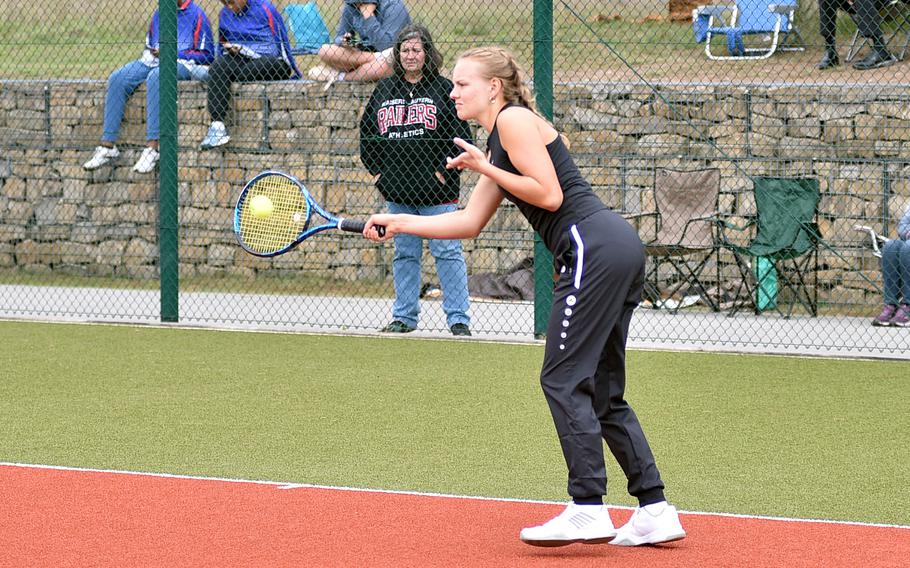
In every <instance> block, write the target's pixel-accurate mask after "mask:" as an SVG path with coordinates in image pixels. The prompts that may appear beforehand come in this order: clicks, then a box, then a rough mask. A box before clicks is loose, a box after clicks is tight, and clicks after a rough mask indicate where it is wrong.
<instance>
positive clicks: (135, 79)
mask: <svg viewBox="0 0 910 568" xmlns="http://www.w3.org/2000/svg"><path fill="white" fill-rule="evenodd" d="M158 41H159V36H158V10H155V13H154V14H152V23H151V24H150V25H149V30H148V34H147V35H146V36H145V50H144V51H143V52H142V57H141V58H139V59H136V60H134V61H130V62H129V63H127V64H126V65H124V66H123V67H121V68H119V69H117V70H116V71H114V72H113V73H111V75H110V77H108V80H107V96H106V98H105V101H104V131H103V133H102V135H101V143H100V144H99V145H98V147H97V148H95V153H94V154H93V155H92V157H91V159H90V160H89V161H87V162H85V164H83V165H82V167H83V168H85V169H86V170H96V169H98V168H100V167H101V166H103V165H104V164H106V163H108V162H110V161H111V160H113V159H114V158H117V157H119V156H120V150H118V149H117V139H118V138H119V136H120V123H121V122H123V111H124V109H125V107H126V101H127V100H128V99H129V98H130V96H131V95H132V94H133V92H135V91H136V89H137V88H139V85H141V84H142V83H143V82H144V83H145V85H146V91H145V99H146V101H145V114H146V126H145V129H146V141H147V145H146V148H145V149H144V150H143V151H142V154H141V155H140V156H139V160H138V161H137V162H136V164H135V165H134V166H133V171H134V172H138V173H141V174H147V173H149V172H151V171H152V170H154V169H155V165H156V164H158V159H159V154H158V138H159V131H160V128H159V112H158V111H159V107H158V89H159V79H158V54H159V51H158V49H159V48H158ZM214 58H215V51H214V43H213V41H212V25H211V24H210V23H209V19H208V16H206V15H205V12H204V11H203V10H202V8H200V7H199V6H198V5H196V4H195V3H193V0H177V80H179V81H188V80H191V79H195V80H199V81H204V80H205V79H206V78H207V77H208V69H209V63H211V62H212V60H213V59H214Z"/></svg>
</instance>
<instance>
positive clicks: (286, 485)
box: [0, 462, 910, 530]
mask: <svg viewBox="0 0 910 568" xmlns="http://www.w3.org/2000/svg"><path fill="white" fill-rule="evenodd" d="M0 467H17V468H22V469H50V470H57V471H70V472H77V473H107V474H116V475H136V476H143V477H159V478H163V479H190V480H195V481H217V482H222V483H248V484H255V485H272V486H274V487H275V488H276V489H326V490H333V491H357V492H361V493H381V494H391V495H413V496H416V497H442V498H446V499H467V500H472V501H496V502H502V503H533V504H542V505H565V502H564V501H562V502H560V501H540V500H535V499H510V498H507V497H482V496H476V495H450V494H447V493H430V492H424V491H403V490H397V489H368V488H362V487H344V486H333V485H313V484H310V483H292V482H287V481H265V480H258V479H232V478H229V477H204V476H199V475H181V474H177V473H154V472H146V471H126V470H120V469H93V468H88V467H69V466H64V465H45V464H31V463H15V462H0ZM607 506H608V507H609V508H611V509H626V510H632V509H633V508H634V507H626V506H622V505H611V504H609V503H608V504H607ZM679 512H680V513H682V514H684V515H701V516H710V517H728V518H734V519H756V520H761V521H780V522H786V523H822V524H830V525H851V526H860V527H877V528H887V529H906V530H910V525H889V524H883V523H864V522H860V521H835V520H830V519H799V518H793V517H769V516H763V515H743V514H738V513H711V512H705V511H683V510H680V511H679Z"/></svg>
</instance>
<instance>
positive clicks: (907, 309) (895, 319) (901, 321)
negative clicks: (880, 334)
mask: <svg viewBox="0 0 910 568" xmlns="http://www.w3.org/2000/svg"><path fill="white" fill-rule="evenodd" d="M889 324H890V325H894V326H897V327H907V326H910V304H901V305H900V306H899V307H898V308H897V311H896V312H894V315H893V316H891V321H890V322H889Z"/></svg>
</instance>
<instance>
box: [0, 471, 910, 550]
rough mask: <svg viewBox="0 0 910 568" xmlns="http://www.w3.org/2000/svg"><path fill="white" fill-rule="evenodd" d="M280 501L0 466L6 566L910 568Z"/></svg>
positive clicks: (535, 514)
mask: <svg viewBox="0 0 910 568" xmlns="http://www.w3.org/2000/svg"><path fill="white" fill-rule="evenodd" d="M281 487H282V486H281V485H280V484H273V483H253V482H239V481H225V480H213V479H193V478H181V477H159V476H151V475H137V474H128V473H117V472H97V471H79V470H63V469H49V468H42V467H24V466H18V465H0V566H3V567H7V566H9V567H16V568H19V567H24V566H53V567H62V566H117V567H125V566H141V567H157V566H161V567H169V568H174V567H182V566H193V567H202V566H217V567H233V566H268V567H276V566H308V567H334V566H339V567H342V566H343V567H354V566H356V567H361V566H363V567H386V566H388V567H393V566H394V567H402V566H414V567H421V568H425V567H433V566H457V567H473V566H478V567H480V566H483V567H487V566H489V567H507V566H520V567H535V566H559V567H582V566H648V567H652V566H653V567H662V566H685V567H701V566H731V567H732V566H737V567H740V566H749V567H762V566H774V567H783V566H786V567H796V566H813V567H821V566H823V567H838V566H844V567H847V566H849V567H854V566H861V567H864V568H865V567H883V566H893V567H897V566H904V567H905V566H908V565H910V560H908V559H910V527H884V526H869V525H857V524H840V523H824V522H799V521H789V520H777V519H766V518H738V517H730V516H719V515H708V514H684V515H683V516H682V522H683V526H684V527H685V528H686V530H687V531H688V533H689V536H688V537H687V538H686V539H685V540H682V541H678V542H676V543H671V544H668V545H664V546H651V547H639V548H622V547H616V546H611V545H606V544H601V545H579V544H576V545H571V546H567V547H562V548H548V549H546V548H534V547H531V546H527V545H525V544H522V543H521V542H520V541H519V540H518V531H519V530H520V529H521V527H522V526H524V525H527V524H536V523H537V522H539V521H543V520H546V519H547V518H549V517H550V516H552V515H555V514H556V513H558V512H559V511H561V507H562V506H561V505H552V504H540V503H524V502H511V501H495V500H481V499H467V498H465V499H462V498H452V497H444V496H427V495H414V494H401V493H382V492H368V491H351V490H342V489H326V488H313V487H293V488H287V489H281ZM612 515H613V519H614V521H615V522H616V523H617V524H619V523H622V522H624V521H625V520H626V519H627V518H628V517H629V515H630V511H628V510H618V509H615V510H613V511H612Z"/></svg>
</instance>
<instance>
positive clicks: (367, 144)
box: [360, 85, 384, 176]
mask: <svg viewBox="0 0 910 568" xmlns="http://www.w3.org/2000/svg"><path fill="white" fill-rule="evenodd" d="M378 90H379V85H376V88H374V89H373V93H372V94H371V95H370V101H369V102H368V103H367V106H366V108H365V109H364V110H363V116H362V117H360V161H361V162H363V166H364V167H365V168H366V169H367V171H368V172H370V173H371V174H372V175H374V176H375V175H377V174H379V173H382V172H381V170H380V168H379V166H380V164H381V159H380V148H381V146H380V145H381V144H382V143H383V142H384V141H383V140H381V139H380V138H379V129H378V127H377V124H376V104H377V99H378V97H377V96H376V93H377V91H378Z"/></svg>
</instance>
